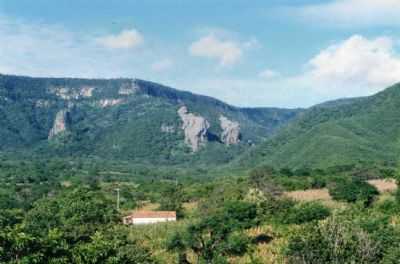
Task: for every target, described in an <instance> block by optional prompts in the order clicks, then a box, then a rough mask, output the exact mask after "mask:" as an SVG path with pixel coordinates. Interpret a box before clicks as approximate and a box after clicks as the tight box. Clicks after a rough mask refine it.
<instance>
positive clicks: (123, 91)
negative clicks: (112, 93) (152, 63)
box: [118, 80, 139, 95]
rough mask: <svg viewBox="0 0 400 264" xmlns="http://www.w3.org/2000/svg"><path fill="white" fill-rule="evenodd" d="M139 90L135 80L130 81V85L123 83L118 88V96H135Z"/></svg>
mask: <svg viewBox="0 0 400 264" xmlns="http://www.w3.org/2000/svg"><path fill="white" fill-rule="evenodd" d="M138 90H139V86H138V85H137V83H136V81H135V80H132V82H130V83H125V84H123V85H121V87H120V88H119V91H118V94H120V95H131V94H135V93H136V92H137V91H138Z"/></svg>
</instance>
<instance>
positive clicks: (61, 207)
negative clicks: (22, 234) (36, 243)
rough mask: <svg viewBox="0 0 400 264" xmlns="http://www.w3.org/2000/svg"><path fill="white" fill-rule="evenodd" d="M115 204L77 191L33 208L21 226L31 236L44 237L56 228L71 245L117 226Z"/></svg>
mask: <svg viewBox="0 0 400 264" xmlns="http://www.w3.org/2000/svg"><path fill="white" fill-rule="evenodd" d="M117 216H118V214H117V212H116V211H115V206H114V203H113V202H112V201H111V200H108V199H107V198H106V196H105V195H104V194H103V193H102V192H101V191H98V190H95V191H93V190H91V189H90V188H87V187H80V188H77V189H73V190H66V191H65V192H63V193H61V194H60V195H58V196H55V197H51V198H44V199H41V200H39V201H37V202H36V203H35V204H34V207H33V208H32V210H30V211H29V212H28V215H27V217H26V218H25V221H24V224H25V225H26V228H27V229H28V230H30V232H32V233H33V234H36V235H38V236H41V235H42V236H43V235H46V234H47V233H48V230H50V229H52V228H59V229H60V230H62V231H63V232H64V233H65V234H66V235H67V236H68V239H70V240H72V241H79V240H87V239H88V238H89V237H90V236H92V235H93V234H94V233H95V232H96V231H97V230H98V229H100V228H102V227H103V226H105V225H107V224H111V223H114V222H116V220H117Z"/></svg>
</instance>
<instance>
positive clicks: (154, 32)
mask: <svg viewBox="0 0 400 264" xmlns="http://www.w3.org/2000/svg"><path fill="white" fill-rule="evenodd" d="M396 10H400V1H398V0H379V1H378V0H325V1H322V0H320V1H312V0H298V1H296V0H280V1H278V0H269V1H265V0H252V1H248V0H201V1H189V0H140V1H138V0H107V1H106V0H57V1H54V0H35V1H32V0H0V72H1V73H7V74H21V75H31V76H62V77H64V76H65V77H90V78H95V77H96V78H99V77H100V78H101V77H102V78H114V77H129V78H141V79H147V80H151V81H155V82H160V83H163V84H166V85H170V86H173V87H176V88H178V89H183V90H189V91H192V92H196V93H201V94H206V95H210V96H214V97H217V98H219V99H222V100H224V101H226V102H228V103H231V104H234V105H238V106H275V107H305V106H310V105H312V104H316V103H320V102H323V101H326V100H332V99H337V98H341V97H352V96H364V95H370V94H373V93H375V92H378V91H380V90H382V89H384V88H385V87H387V86H389V85H391V84H394V83H396V82H398V81H400V53H399V52H400V47H399V43H400V42H399V34H398V30H399V28H400V16H398V14H397V12H396Z"/></svg>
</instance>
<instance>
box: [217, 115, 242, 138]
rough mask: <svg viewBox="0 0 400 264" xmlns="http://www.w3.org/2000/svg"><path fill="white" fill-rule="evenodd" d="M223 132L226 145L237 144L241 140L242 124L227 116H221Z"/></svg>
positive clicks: (222, 135) (222, 136)
mask: <svg viewBox="0 0 400 264" xmlns="http://www.w3.org/2000/svg"><path fill="white" fill-rule="evenodd" d="M219 121H220V125H221V129H222V133H221V141H222V142H224V143H225V144H226V145H235V144H238V143H239V141H240V124H239V123H238V122H235V121H231V120H229V119H228V118H227V117H225V116H222V115H221V116H220V117H219Z"/></svg>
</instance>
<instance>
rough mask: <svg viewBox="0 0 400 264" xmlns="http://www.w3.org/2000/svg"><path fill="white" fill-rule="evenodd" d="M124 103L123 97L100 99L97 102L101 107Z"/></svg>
mask: <svg viewBox="0 0 400 264" xmlns="http://www.w3.org/2000/svg"><path fill="white" fill-rule="evenodd" d="M122 103H124V100H123V99H101V100H100V101H99V102H98V104H99V106H100V107H101V108H106V107H109V106H114V105H119V104H122Z"/></svg>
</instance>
